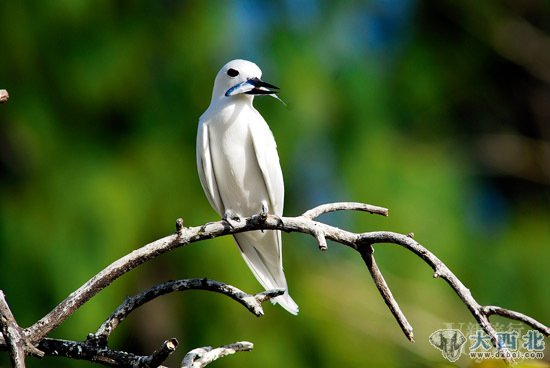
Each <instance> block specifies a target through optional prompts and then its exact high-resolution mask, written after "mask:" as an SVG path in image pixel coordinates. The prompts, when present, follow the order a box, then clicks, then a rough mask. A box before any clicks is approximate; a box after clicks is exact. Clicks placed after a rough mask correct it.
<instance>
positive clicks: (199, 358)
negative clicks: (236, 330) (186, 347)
mask: <svg viewBox="0 0 550 368" xmlns="http://www.w3.org/2000/svg"><path fill="white" fill-rule="evenodd" d="M253 347H254V345H253V344H252V343H251V342H248V341H240V342H235V343H233V344H229V345H224V346H220V347H219V348H215V349H214V348H212V347H211V346H205V347H202V348H196V349H193V350H191V351H190V352H189V353H187V354H186V355H185V357H184V358H183V361H182V362H181V368H202V367H206V366H207V365H208V364H210V363H212V362H213V361H215V360H217V359H220V358H223V357H224V356H227V355H231V354H235V353H236V352H238V351H250V350H252V348H253Z"/></svg>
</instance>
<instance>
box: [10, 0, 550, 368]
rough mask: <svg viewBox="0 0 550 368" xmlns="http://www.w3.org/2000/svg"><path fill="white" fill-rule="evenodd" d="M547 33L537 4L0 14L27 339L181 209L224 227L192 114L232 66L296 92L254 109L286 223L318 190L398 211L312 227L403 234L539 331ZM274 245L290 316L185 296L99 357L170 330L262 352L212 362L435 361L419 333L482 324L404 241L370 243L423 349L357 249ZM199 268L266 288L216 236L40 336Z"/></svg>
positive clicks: (286, 5) (57, 362) (137, 322)
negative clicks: (281, 182)
mask: <svg viewBox="0 0 550 368" xmlns="http://www.w3.org/2000/svg"><path fill="white" fill-rule="evenodd" d="M549 31H550V8H549V3H548V1H544V0H530V1H513V0H508V1H474V0H470V1H450V0H449V1H414V0H395V1H390V0H373V1H366V2H360V1H342V2H330V1H320V0H317V1H316V0H301V1H291V0H289V1H282V2H267V1H265V2H263V1H235V2H229V1H227V2H225V1H168V0H165V1H154V2H130V1H72V0H65V1H50V2H46V1H2V3H1V4H0V88H5V89H8V91H9V92H10V95H11V99H10V101H9V102H8V103H7V104H4V105H0V178H1V182H0V196H1V197H0V288H1V289H2V290H4V292H5V293H6V295H7V298H8V302H9V303H10V305H11V307H12V309H13V311H14V314H15V316H16V318H17V319H18V321H19V323H20V324H21V325H22V326H28V325H30V324H32V323H33V322H35V321H36V320H37V319H39V318H40V317H41V316H43V315H44V314H45V313H46V312H47V311H49V310H50V309H51V308H52V307H53V306H54V305H56V304H57V303H58V302H59V301H60V300H62V299H63V298H65V297H66V296H67V295H68V294H69V293H70V292H71V291H73V290H74V289H76V288H77V287H78V286H80V285H81V284H82V283H84V282H85V281H86V280H87V279H88V278H90V277H91V276H92V275H94V274H95V273H97V272H98V271H99V270H101V269H102V268H103V267H105V266H106V265H107V264H109V263H111V262H112V261H114V260H116V259H117V258H119V257H121V256H122V255H124V254H126V253H128V252H130V251H131V250H133V249H136V248H138V247H140V246H142V245H144V244H146V243H148V242H150V241H152V240H154V239H157V238H160V237H162V236H164V235H167V234H169V233H171V232H172V231H173V230H174V223H175V219H176V218H177V217H183V218H184V220H185V223H186V224H188V225H200V224H202V223H204V222H207V221H211V220H216V219H217V215H216V214H215V213H214V211H213V210H211V208H210V207H209V205H208V202H207V200H206V198H205V196H204V195H203V192H202V189H201V187H200V184H199V180H198V175H197V173H196V167H195V135H196V129H197V121H198V118H199V116H200V114H201V113H202V112H203V111H204V110H205V109H206V107H207V106H208V104H209V101H210V94H211V90H212V84H213V80H214V76H215V74H216V73H217V71H218V69H219V68H220V67H221V66H222V65H223V64H224V63H225V62H227V61H228V60H230V59H233V58H246V59H250V60H252V61H255V62H256V63H257V64H258V65H259V66H260V67H261V68H262V70H263V72H264V75H263V77H264V79H265V80H266V81H268V82H271V83H273V84H276V85H278V86H279V87H281V97H282V98H283V99H284V100H285V101H286V102H287V103H288V108H285V107H284V106H282V105H281V104H279V103H278V102H277V101H275V100H274V99H269V98H258V99H256V107H257V108H258V109H259V110H260V111H261V113H262V114H263V116H264V117H265V118H266V120H267V121H268V123H269V124H270V126H271V129H272V130H273V132H274V135H275V138H276V140H277V143H278V147H279V153H280V156H281V165H282V168H283V173H284V176H285V184H286V203H285V215H288V216H292V215H298V214H300V213H302V212H303V211H305V210H306V209H308V208H311V207H313V206H314V205H317V204H320V203H324V202H329V201H347V200H350V201H361V202H367V203H371V204H376V205H381V206H385V207H388V208H389V209H390V217H389V218H377V217H374V216H372V215H367V214H360V213H359V214H356V213H353V214H352V213H342V214H338V215H334V216H329V217H326V218H325V220H326V221H328V222H329V223H331V224H335V225H337V226H340V227H343V228H346V229H349V230H353V231H357V232H361V231H370V230H392V231H397V232H403V233H408V232H414V233H415V237H416V239H417V240H418V241H420V242H421V243H422V244H423V245H425V246H426V247H427V248H429V249H430V250H431V251H432V252H434V253H435V254H436V255H438V256H439V257H440V258H441V259H442V260H443V261H444V262H445V263H446V264H447V265H448V266H449V267H450V268H451V269H452V270H453V271H454V272H455V273H456V274H457V276H458V277H459V278H460V279H461V280H462V281H463V282H464V283H465V284H466V285H467V286H468V287H469V288H470V289H471V291H472V293H473V294H474V296H475V297H476V298H477V299H478V301H479V302H480V303H482V304H494V305H500V306H503V307H507V308H511V309H514V310H519V311H522V312H524V313H526V314H529V315H531V316H533V317H535V318H537V319H539V320H541V321H543V322H546V323H547V322H548V320H549V317H550V316H549V314H548V308H549V306H550V292H549V290H548V285H549V282H550V276H549V273H548V264H549V263H548V261H549V249H550V187H549V184H550V143H549V137H550V84H549V83H550V38H549V34H550V32H549ZM283 240H284V264H285V271H286V274H287V279H288V282H289V287H290V291H291V294H292V296H293V297H294V299H295V300H296V302H297V303H298V304H299V305H300V310H301V312H300V315H299V316H298V317H293V316H291V315H290V314H288V313H286V312H285V311H284V310H283V309H282V308H280V307H273V306H271V305H266V307H265V309H266V315H265V317H263V318H261V319H257V318H255V317H253V316H252V315H251V314H250V313H248V312H247V311H246V310H245V309H244V308H242V307H241V306H240V305H238V304H237V303H235V302H233V301H231V300H229V299H227V298H224V297H222V296H220V295H217V294H212V293H206V292H199V291H195V292H187V293H184V294H177V295H170V296H166V297H163V298H160V299H158V300H156V301H154V302H152V303H150V304H148V305H147V306H145V307H144V308H142V310H140V311H138V312H136V313H134V315H132V316H131V317H130V318H129V319H128V320H127V321H126V322H125V323H124V324H123V325H122V326H121V327H120V328H119V330H118V331H117V332H116V333H115V335H114V336H113V339H112V341H111V346H112V347H114V348H119V349H127V350H131V351H134V352H137V353H142V354H146V353H150V352H151V351H152V350H153V349H155V348H156V347H158V345H159V344H160V343H161V342H162V341H164V340H165V339H166V338H169V337H176V338H178V340H179V341H180V348H179V349H178V352H177V353H175V354H174V359H173V360H172V361H171V364H172V365H174V366H175V365H176V364H177V362H178V361H179V360H180V359H181V358H182V356H183V353H184V352H186V351H188V350H190V349H192V348H195V347H197V346H204V345H214V346H217V345H223V344H227V343H230V342H233V341H238V340H249V341H252V342H254V343H255V348H254V350H253V352H251V353H241V354H238V355H236V356H233V357H228V358H225V359H223V360H221V361H219V362H218V363H216V366H220V367H243V366H256V367H280V366H284V367H354V366H395V367H400V366H404V365H407V366H434V365H435V366H443V365H445V364H448V363H447V362H446V360H445V359H444V358H443V357H442V356H441V354H440V352H439V351H437V350H436V349H435V348H433V347H432V346H431V345H430V344H429V343H428V336H429V335H430V334H431V333H432V332H434V331H435V330H437V329H440V328H445V327H446V326H448V324H449V323H451V324H452V326H454V327H460V328H462V329H463V330H464V331H466V330H467V329H468V328H475V327H474V326H473V325H471V324H472V323H473V318H472V317H471V316H470V314H469V313H468V311H467V310H466V308H465V306H464V305H463V304H462V302H461V301H460V300H459V299H458V297H457V296H456V295H455V294H454V293H453V292H452V291H451V290H450V289H449V287H448V286H447V285H446V284H445V283H444V282H443V281H441V280H434V279H432V271H431V269H430V268H429V267H427V266H426V265H425V264H424V263H423V262H422V261H420V260H419V259H417V258H416V257H414V256H413V255H411V254H409V253H407V252H406V251H404V250H403V249H399V248H398V247H396V246H392V245H378V246H376V256H377V260H378V262H379V264H380V267H381V268H382V271H383V273H384V274H385V276H386V278H387V281H388V282H389V284H390V286H391V288H392V290H393V293H394V295H395V296H396V298H397V300H398V301H399V302H400V304H401V306H402V309H403V311H404V313H405V314H406V315H407V316H408V318H409V320H410V322H411V324H412V325H413V327H414V328H415V338H416V343H415V344H411V343H409V342H408V341H407V340H406V339H405V337H404V336H403V335H402V333H401V331H400V330H399V328H398V326H397V324H396V323H395V321H394V320H393V318H392V316H391V314H390V313H389V311H388V310H387V308H386V306H385V304H384V303H383V301H382V299H381V298H380V296H379V295H378V292H377V290H376V289H375V287H374V285H373V283H372V281H371V280H370V276H369V275H368V272H367V270H366V269H365V267H364V265H363V262H362V261H361V260H360V258H359V257H358V256H357V254H355V253H354V252H352V251H351V250H349V249H346V248H344V247H342V246H340V245H337V244H332V243H329V250H328V252H325V253H321V252H319V251H318V250H317V247H316V244H315V242H314V240H313V239H311V238H310V237H308V236H305V235H301V234H285V235H284V236H283ZM192 277H209V278H213V279H217V280H220V281H225V282H228V283H231V284H233V285H236V286H238V287H240V288H242V289H244V290H246V291H249V292H258V291H261V287H260V286H259V285H258V284H257V282H256V281H255V279H254V277H253V276H252V274H251V272H250V271H249V270H248V269H247V267H246V265H245V263H244V262H243V261H242V259H241V257H240V255H239V254H238V251H237V249H236V247H235V246H234V244H233V242H232V240H231V239H230V238H223V239H216V240H211V241H206V242H203V243H199V244H194V245H192V246H189V247H187V248H184V249H179V250H176V251H174V252H172V253H169V254H167V255H163V256H161V257H159V258H158V259H156V260H154V261H152V262H149V263H148V264H146V265H144V266H141V267H140V268H138V269H136V270H134V271H132V272H130V273H129V274H128V275H125V276H124V277H122V278H121V279H119V280H117V281H116V282H115V283H114V284H113V285H111V286H110V287H109V288H107V289H106V290H104V291H103V292H102V293H101V294H99V295H98V296H97V297H96V298H94V299H93V300H92V301H90V302H89V303H88V304H86V305H85V306H84V307H82V308H81V310H79V311H78V312H77V313H76V314H75V315H74V316H72V317H71V318H70V319H69V320H68V321H67V322H66V323H65V324H63V325H62V326H61V327H60V328H59V329H58V330H56V331H55V332H54V333H53V334H52V335H53V336H55V337H59V338H67V339H84V338H85V336H86V334H87V333H88V332H91V331H94V330H95V329H96V328H97V327H98V326H99V324H101V322H102V321H103V319H104V318H106V316H107V315H109V313H110V312H111V311H112V310H113V309H114V308H115V307H116V306H117V305H118V304H119V303H120V302H121V301H122V300H123V299H124V297H125V296H126V295H131V294H135V293H138V292H140V291H142V290H144V289H145V288H147V287H149V286H152V285H154V284H155V283H158V282H162V281H166V280H168V279H175V278H192ZM495 320H496V321H497V323H498V324H499V325H498V326H497V327H500V328H502V329H506V328H512V326H509V325H508V324H509V321H507V320H504V319H498V318H496V319H495ZM461 324H462V325H461ZM516 327H517V326H516ZM523 328H524V330H525V327H523ZM547 355H548V353H547ZM459 363H460V364H461V365H462V366H468V365H471V364H472V362H471V361H470V360H468V359H467V358H465V357H463V358H461V360H460V361H459ZM6 364H8V360H7V355H6V354H3V353H2V354H0V366H6ZM29 366H31V367H38V366H78V367H87V366H91V365H90V364H89V363H86V362H75V361H68V360H64V359H61V358H45V359H44V360H42V361H40V360H37V359H34V358H30V359H29Z"/></svg>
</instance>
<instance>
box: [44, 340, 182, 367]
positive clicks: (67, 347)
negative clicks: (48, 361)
mask: <svg viewBox="0 0 550 368" xmlns="http://www.w3.org/2000/svg"><path fill="white" fill-rule="evenodd" d="M177 346H178V341H177V340H176V339H169V340H166V341H164V342H163V343H162V345H161V346H160V347H159V348H158V349H157V350H155V351H154V352H153V353H152V354H151V355H143V356H142V355H136V354H132V353H128V352H125V351H119V350H112V349H109V348H108V347H107V346H103V345H98V344H97V343H96V341H94V340H86V341H70V340H60V339H50V338H44V339H42V340H41V341H40V343H39V344H38V347H39V348H40V349H42V350H43V351H44V352H45V353H46V355H48V356H60V357H65V358H70V359H77V360H87V361H90V362H96V363H100V364H102V365H105V366H109V367H133V368H150V367H158V366H160V364H162V362H163V361H165V360H166V359H167V358H168V356H170V354H172V353H173V352H174V351H175V350H176V347H177Z"/></svg>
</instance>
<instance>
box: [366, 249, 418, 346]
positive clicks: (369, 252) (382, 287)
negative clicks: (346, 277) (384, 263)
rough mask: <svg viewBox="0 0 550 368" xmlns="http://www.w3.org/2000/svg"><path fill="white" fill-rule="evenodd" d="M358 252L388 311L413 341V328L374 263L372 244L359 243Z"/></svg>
mask: <svg viewBox="0 0 550 368" xmlns="http://www.w3.org/2000/svg"><path fill="white" fill-rule="evenodd" d="M359 253H361V257H363V260H364V261H365V264H366V265H367V268H368V269H369V272H370V274H371V276H372V280H373V281H374V284H375V285H376V287H377V288H378V291H380V295H382V299H384V302H386V305H387V306H388V308H389V309H390V312H391V313H392V314H393V316H394V317H395V319H396V320H397V323H398V324H399V327H401V330H402V331H403V333H404V334H405V336H406V337H407V339H409V341H410V342H414V334H413V328H412V326H411V324H410V323H409V321H408V320H407V317H405V315H404V314H403V312H402V311H401V308H399V304H397V301H396V300H395V298H394V297H393V294H392V292H391V290H390V288H389V287H388V284H387V283H386V280H384V276H382V272H380V269H379V268H378V265H377V264H376V260H375V259H374V249H373V248H372V245H371V244H364V245H361V246H360V247H359Z"/></svg>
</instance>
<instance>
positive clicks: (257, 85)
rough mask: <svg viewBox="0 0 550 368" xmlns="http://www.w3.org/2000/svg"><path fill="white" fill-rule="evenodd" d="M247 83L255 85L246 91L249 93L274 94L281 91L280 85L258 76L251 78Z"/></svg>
mask: <svg viewBox="0 0 550 368" xmlns="http://www.w3.org/2000/svg"><path fill="white" fill-rule="evenodd" d="M247 83H248V84H250V85H251V86H253V87H254V88H252V89H251V90H250V91H246V92H245V93H246V94H247V95H272V94H275V93H279V91H278V89H279V87H277V86H274V85H273V84H270V83H267V82H264V81H263V80H261V79H258V78H252V79H249V80H248V81H247Z"/></svg>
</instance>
